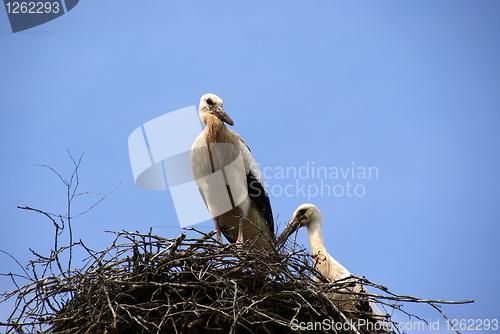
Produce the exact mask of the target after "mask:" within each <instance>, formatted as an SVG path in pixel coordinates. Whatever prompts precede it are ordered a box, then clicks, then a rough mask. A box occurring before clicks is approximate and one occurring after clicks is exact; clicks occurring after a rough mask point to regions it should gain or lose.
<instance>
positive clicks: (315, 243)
mask: <svg viewBox="0 0 500 334" xmlns="http://www.w3.org/2000/svg"><path fill="white" fill-rule="evenodd" d="M322 225H323V217H321V215H319V216H315V217H314V218H313V220H312V221H311V222H309V224H307V235H308V237H309V244H310V245H311V253H312V255H317V254H318V253H319V252H321V254H323V255H326V254H328V252H327V251H326V248H325V243H324V241H323V233H322V232H321V228H322Z"/></svg>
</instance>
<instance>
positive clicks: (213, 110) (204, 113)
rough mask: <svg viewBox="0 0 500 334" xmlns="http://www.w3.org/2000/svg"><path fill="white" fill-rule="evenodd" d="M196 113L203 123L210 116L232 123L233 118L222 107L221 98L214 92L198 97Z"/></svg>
mask: <svg viewBox="0 0 500 334" xmlns="http://www.w3.org/2000/svg"><path fill="white" fill-rule="evenodd" d="M198 114H199V115H200V119H201V121H202V122H203V124H207V121H208V119H209V118H210V117H217V119H219V120H220V121H222V122H226V123H227V124H229V125H233V124H234V123H233V120H232V119H231V118H230V117H229V116H228V114H226V112H225V111H224V109H223V108H222V99H221V98H220V97H218V96H217V95H215V94H210V93H209V94H205V95H203V96H202V97H201V99H200V107H199V109H198Z"/></svg>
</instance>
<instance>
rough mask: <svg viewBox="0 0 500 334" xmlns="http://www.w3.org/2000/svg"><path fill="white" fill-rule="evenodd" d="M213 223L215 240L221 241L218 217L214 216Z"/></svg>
mask: <svg viewBox="0 0 500 334" xmlns="http://www.w3.org/2000/svg"><path fill="white" fill-rule="evenodd" d="M214 225H215V235H216V236H217V241H218V242H220V243H222V235H221V233H220V225H219V217H215V218H214Z"/></svg>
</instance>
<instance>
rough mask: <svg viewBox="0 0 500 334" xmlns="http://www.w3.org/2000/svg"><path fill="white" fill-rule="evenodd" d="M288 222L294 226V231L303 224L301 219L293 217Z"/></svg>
mask: <svg viewBox="0 0 500 334" xmlns="http://www.w3.org/2000/svg"><path fill="white" fill-rule="evenodd" d="M288 224H289V225H290V226H292V227H293V230H294V231H297V230H298V229H299V228H300V227H301V226H302V222H301V221H300V220H298V219H293V220H292V221H291V222H290V223H288Z"/></svg>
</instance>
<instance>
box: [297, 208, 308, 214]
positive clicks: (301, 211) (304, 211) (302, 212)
mask: <svg viewBox="0 0 500 334" xmlns="http://www.w3.org/2000/svg"><path fill="white" fill-rule="evenodd" d="M306 211H307V209H300V210H299V215H303V214H305V213H306Z"/></svg>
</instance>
